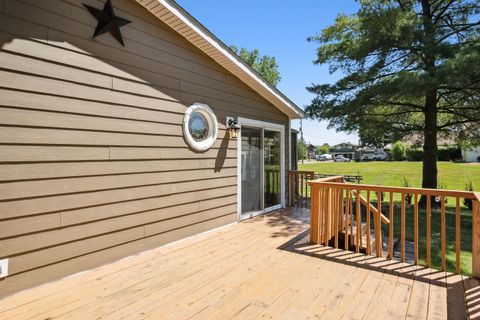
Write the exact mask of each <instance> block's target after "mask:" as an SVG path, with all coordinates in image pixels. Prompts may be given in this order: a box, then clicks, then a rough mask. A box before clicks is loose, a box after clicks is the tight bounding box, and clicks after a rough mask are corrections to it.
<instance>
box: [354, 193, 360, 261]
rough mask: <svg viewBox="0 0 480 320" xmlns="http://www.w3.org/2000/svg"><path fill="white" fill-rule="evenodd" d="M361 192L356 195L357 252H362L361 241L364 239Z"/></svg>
mask: <svg viewBox="0 0 480 320" xmlns="http://www.w3.org/2000/svg"><path fill="white" fill-rule="evenodd" d="M359 195H360V193H357V195H356V197H355V206H356V209H357V210H356V211H357V246H356V249H357V253H359V252H360V244H361V241H362V216H361V214H362V212H361V208H360V196H359Z"/></svg>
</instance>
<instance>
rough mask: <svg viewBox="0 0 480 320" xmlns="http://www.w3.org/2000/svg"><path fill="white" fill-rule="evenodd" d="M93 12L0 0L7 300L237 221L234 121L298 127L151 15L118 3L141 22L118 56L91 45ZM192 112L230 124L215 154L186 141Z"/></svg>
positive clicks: (0, 195) (71, 1)
mask: <svg viewBox="0 0 480 320" xmlns="http://www.w3.org/2000/svg"><path fill="white" fill-rule="evenodd" d="M83 3H87V4H90V5H93V6H96V7H101V6H102V5H103V1H98V0H82V1H81V0H65V1H56V0H51V1H36V0H0V45H1V51H0V65H1V66H2V70H0V96H1V97H2V99H0V100H1V101H0V258H4V257H8V258H10V273H11V276H10V277H7V278H6V279H5V280H4V281H1V282H0V296H1V295H5V294H7V293H11V292H14V291H16V290H19V289H23V288H26V287H29V286H32V285H35V284H39V283H42V282H45V281H48V280H51V279H54V278H58V277H61V276H65V275H68V274H71V273H74V272H78V271H82V270H85V269H87V268H91V267H95V266H97V265H99V264H102V263H106V262H108V261H112V260H114V259H119V258H122V257H125V256H127V255H130V254H133V253H136V252H140V251H142V250H146V249H149V248H153V247H156V246H159V245H162V244H165V243H168V242H172V241H175V240H178V239H181V238H184V237H186V236H189V235H192V234H194V233H198V232H202V231H206V230H208V229H211V228H214V227H218V226H221V225H224V224H227V223H231V222H234V221H235V220H236V211H237V203H236V201H237V149H236V148H237V143H236V141H235V140H230V139H229V137H228V135H227V133H226V131H225V117H226V116H241V117H247V118H251V119H258V120H263V121H271V122H274V123H279V124H283V125H285V129H286V131H288V130H287V129H288V118H287V116H285V115H284V114H282V113H281V112H279V111H278V109H276V108H275V107H274V106H273V105H271V104H270V103H268V102H267V101H266V100H265V99H263V98H262V97H261V96H260V95H258V94H257V93H255V92H253V91H252V90H251V89H250V88H249V87H248V86H247V85H245V84H243V83H242V82H241V81H240V80H239V79H237V78H236V77H234V76H233V75H232V74H230V73H229V72H227V71H226V70H225V69H224V68H222V67H221V66H220V65H219V64H217V63H215V62H213V60H212V59H211V58H209V57H208V56H206V55H205V54H204V53H202V52H201V51H200V50H199V49H197V48H195V47H194V46H192V45H191V44H190V43H189V42H188V41H186V40H185V39H184V38H182V37H181V36H180V35H179V34H177V33H176V32H172V31H171V29H169V27H167V26H166V25H165V24H163V23H162V22H160V21H158V19H157V18H155V17H154V16H152V15H151V14H149V13H148V12H147V11H146V10H145V9H144V8H142V7H141V6H140V5H138V4H136V3H135V2H133V1H129V0H116V1H115V2H114V3H115V5H116V7H117V14H118V15H120V16H122V17H125V18H126V19H129V20H131V21H132V23H131V24H129V25H128V26H125V27H122V34H123V36H124V38H125V43H126V46H125V47H121V46H119V45H118V43H117V42H116V41H115V40H114V39H113V38H112V37H111V36H109V35H102V36H100V37H98V38H97V39H92V38H91V36H92V34H93V31H94V29H95V27H96V22H95V19H93V17H92V16H91V15H90V14H89V13H88V12H87V11H86V9H85V8H84V7H83V5H82V4H83ZM4 4H5V6H4ZM195 102H202V103H207V104H208V105H209V106H211V107H212V109H213V110H214V112H215V114H216V116H217V118H218V121H219V137H218V140H217V141H216V143H215V144H214V146H213V147H212V148H211V149H210V150H208V151H206V152H196V151H194V150H192V149H191V148H190V147H189V146H188V145H187V144H186V142H185V140H184V138H183V128H182V124H183V116H184V113H185V110H186V108H187V107H188V106H189V105H191V104H192V103H195ZM288 136H289V134H288V132H287V134H286V137H287V138H288ZM286 146H288V140H287V141H286ZM286 151H287V156H286V163H288V147H287V148H286Z"/></svg>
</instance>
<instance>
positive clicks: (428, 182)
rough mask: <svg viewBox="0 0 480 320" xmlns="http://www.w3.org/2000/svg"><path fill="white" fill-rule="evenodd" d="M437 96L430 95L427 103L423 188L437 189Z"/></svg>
mask: <svg viewBox="0 0 480 320" xmlns="http://www.w3.org/2000/svg"><path fill="white" fill-rule="evenodd" d="M436 99H437V94H436V91H433V92H431V93H429V94H428V95H427V97H426V102H425V130H424V137H423V138H424V143H423V170H422V173H423V176H422V188H428V189H436V188H437V149H438V147H437V106H436V104H437V103H436Z"/></svg>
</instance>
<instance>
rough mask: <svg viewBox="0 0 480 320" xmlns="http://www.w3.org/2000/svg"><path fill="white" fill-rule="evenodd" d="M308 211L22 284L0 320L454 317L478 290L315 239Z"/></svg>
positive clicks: (4, 304) (0, 310) (1, 304)
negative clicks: (46, 281) (25, 287)
mask: <svg viewBox="0 0 480 320" xmlns="http://www.w3.org/2000/svg"><path fill="white" fill-rule="evenodd" d="M308 217H309V213H308V211H307V210H301V209H285V210H280V211H277V212H274V213H271V214H268V215H265V216H261V217H256V218H254V219H250V220H248V221H244V222H241V223H238V224H233V225H229V226H226V227H224V228H220V229H218V230H214V231H212V232H209V233H205V234H201V235H198V236H194V237H191V238H188V239H185V240H183V241H180V242H177V243H174V244H171V245H167V246H164V247H160V248H157V249H154V250H151V251H148V252H145V253H142V254H139V255H136V256H133V257H129V258H128V259H124V260H120V261H117V262H114V263H111V264H108V265H104V266H101V267H98V268H96V269H94V270H90V271H87V272H84V273H81V274H78V275H74V276H71V277H69V278H65V279H62V280H59V281H56V282H52V283H49V284H46V285H43V286H40V287H37V288H33V289H30V290H26V291H23V292H20V293H17V294H15V295H13V296H10V297H7V298H4V299H3V300H0V319H2V320H8V319H387V318H388V319H407V318H408V319H447V318H451V319H455V317H456V316H461V315H462V318H463V317H464V314H465V312H466V311H465V306H464V304H465V300H464V299H463V295H464V290H463V288H465V290H468V292H467V293H468V294H470V300H477V299H478V297H477V296H480V295H478V292H480V291H477V285H478V282H474V281H473V280H471V281H470V282H468V283H467V280H465V279H462V277H460V276H447V277H446V276H445V273H442V272H438V271H436V270H432V269H427V268H422V267H413V268H412V267H411V266H405V265H404V264H401V263H399V262H396V261H389V260H385V259H381V258H375V257H371V256H363V255H359V254H355V253H352V252H345V251H341V250H337V249H332V248H329V247H324V246H320V245H312V244H310V243H308V239H309V234H308V227H309V225H308ZM462 281H463V282H462ZM465 283H467V284H468V285H467V284H465ZM0 285H1V284H0ZM479 290H480V288H479ZM452 295H454V296H453V297H452ZM467 296H468V295H467ZM467 300H468V298H467ZM467 302H469V301H467ZM475 302H476V301H475ZM477 309H478V308H477V307H476V305H474V306H471V307H470V310H469V311H471V312H475V313H477V312H478V310H477ZM464 311H465V312H464ZM462 312H463V313H462Z"/></svg>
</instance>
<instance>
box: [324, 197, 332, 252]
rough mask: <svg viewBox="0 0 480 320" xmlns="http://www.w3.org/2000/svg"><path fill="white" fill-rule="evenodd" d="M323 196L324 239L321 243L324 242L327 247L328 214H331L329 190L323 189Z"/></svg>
mask: <svg viewBox="0 0 480 320" xmlns="http://www.w3.org/2000/svg"><path fill="white" fill-rule="evenodd" d="M324 190H325V191H324V194H323V199H324V205H323V209H324V210H325V214H324V216H325V226H324V230H325V233H324V235H325V238H324V239H323V241H324V242H325V245H328V239H329V233H330V232H329V228H330V214H331V211H330V206H329V202H330V201H329V200H330V199H329V197H330V188H325V189H324Z"/></svg>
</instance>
